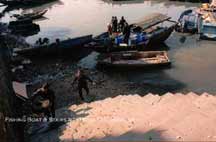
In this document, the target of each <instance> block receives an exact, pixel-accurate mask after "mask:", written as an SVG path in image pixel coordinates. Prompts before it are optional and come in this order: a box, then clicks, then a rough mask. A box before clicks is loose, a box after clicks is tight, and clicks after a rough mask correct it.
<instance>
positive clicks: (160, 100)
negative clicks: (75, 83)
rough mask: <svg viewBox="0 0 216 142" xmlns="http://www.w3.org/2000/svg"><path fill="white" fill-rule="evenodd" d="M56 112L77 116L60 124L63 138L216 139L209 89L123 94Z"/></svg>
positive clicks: (215, 99) (215, 102) (215, 103)
mask: <svg viewBox="0 0 216 142" xmlns="http://www.w3.org/2000/svg"><path fill="white" fill-rule="evenodd" d="M56 113H57V114H56V115H57V117H59V118H60V117H73V118H74V119H73V120H71V121H70V122H68V123H67V124H66V125H64V126H62V127H61V128H59V130H58V133H59V139H60V141H72V140H73V141H85V140H97V141H110V140H112V141H144V140H153V141H154V140H155V141H156V140H157V141H204V140H205V141H216V123H215V122H216V96H214V95H211V94H208V93H203V94H201V95H197V94H196V93H193V92H190V93H187V94H182V93H175V94H172V93H166V94H164V95H163V96H159V95H157V94H156V95H155V94H151V93H149V94H147V95H145V96H143V97H141V96H139V95H137V94H135V95H132V94H130V95H127V96H124V95H119V96H118V97H115V98H107V99H105V100H101V101H96V102H92V103H89V104H88V103H84V104H81V105H72V106H70V107H67V108H62V109H59V110H57V111H56ZM50 133H51V132H50ZM42 141H43V140H41V142H42Z"/></svg>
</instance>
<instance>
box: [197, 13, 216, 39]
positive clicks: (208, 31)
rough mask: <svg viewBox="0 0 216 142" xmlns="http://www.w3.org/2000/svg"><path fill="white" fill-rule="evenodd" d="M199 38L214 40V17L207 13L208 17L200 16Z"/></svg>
mask: <svg viewBox="0 0 216 142" xmlns="http://www.w3.org/2000/svg"><path fill="white" fill-rule="evenodd" d="M198 31H199V34H200V39H208V40H216V17H214V16H213V15H212V14H209V15H208V17H205V18H204V17H202V18H201V19H200V24H199V29H198Z"/></svg>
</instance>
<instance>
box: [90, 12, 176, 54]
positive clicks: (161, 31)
mask: <svg viewBox="0 0 216 142" xmlns="http://www.w3.org/2000/svg"><path fill="white" fill-rule="evenodd" d="M170 19H171V17H169V16H166V15H163V14H160V13H153V14H151V15H149V16H146V17H144V18H143V19H142V20H141V21H140V22H137V23H134V24H131V25H130V27H131V35H130V38H129V42H128V43H124V42H123V38H124V35H122V34H118V33H117V35H114V36H113V35H109V34H108V32H104V33H102V34H100V35H98V36H96V37H95V38H94V40H93V43H91V45H89V46H90V47H92V48H93V49H94V50H96V51H98V52H115V51H129V50H149V49H151V48H150V47H153V45H155V44H160V43H163V42H164V41H165V40H166V39H167V38H168V37H169V36H170V35H171V33H172V32H173V30H174V28H175V26H176V22H175V21H171V20H170ZM162 23H163V24H162ZM115 34H116V33H115Z"/></svg>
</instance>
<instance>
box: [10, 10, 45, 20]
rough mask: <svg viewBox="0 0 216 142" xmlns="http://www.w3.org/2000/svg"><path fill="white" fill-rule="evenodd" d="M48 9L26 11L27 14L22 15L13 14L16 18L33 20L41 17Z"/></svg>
mask: <svg viewBox="0 0 216 142" xmlns="http://www.w3.org/2000/svg"><path fill="white" fill-rule="evenodd" d="M47 11H48V10H43V11H39V12H33V13H27V14H23V15H19V14H18V15H17V14H15V15H13V16H14V17H16V18H17V19H18V20H24V19H30V20H35V19H39V18H42V17H43V15H44V14H45V13H46V12H47Z"/></svg>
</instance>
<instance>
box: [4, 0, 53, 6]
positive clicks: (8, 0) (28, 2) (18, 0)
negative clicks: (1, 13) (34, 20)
mask: <svg viewBox="0 0 216 142" xmlns="http://www.w3.org/2000/svg"><path fill="white" fill-rule="evenodd" d="M52 1H55V0H0V3H2V4H4V5H8V6H18V5H22V6H24V5H25V6H34V5H41V4H45V3H48V2H52Z"/></svg>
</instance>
